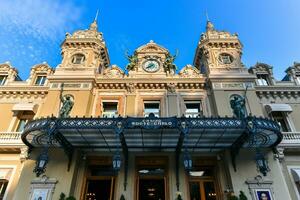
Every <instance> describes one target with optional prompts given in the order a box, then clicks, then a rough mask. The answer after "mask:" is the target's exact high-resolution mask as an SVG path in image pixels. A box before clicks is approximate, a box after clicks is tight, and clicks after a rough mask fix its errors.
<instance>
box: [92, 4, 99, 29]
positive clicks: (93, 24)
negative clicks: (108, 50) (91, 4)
mask: <svg viewBox="0 0 300 200" xmlns="http://www.w3.org/2000/svg"><path fill="white" fill-rule="evenodd" d="M98 14H99V9H98V10H97V12H96V16H95V19H94V21H93V23H91V25H90V30H93V31H97V30H98V24H97V20H98Z"/></svg>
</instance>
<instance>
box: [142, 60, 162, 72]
mask: <svg viewBox="0 0 300 200" xmlns="http://www.w3.org/2000/svg"><path fill="white" fill-rule="evenodd" d="M143 68H144V70H145V71H146V72H156V71H158V70H159V63H158V62H157V61H156V60H147V61H146V62H145V63H144V65H143Z"/></svg>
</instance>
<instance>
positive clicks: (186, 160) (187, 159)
mask: <svg viewBox="0 0 300 200" xmlns="http://www.w3.org/2000/svg"><path fill="white" fill-rule="evenodd" d="M183 165H184V169H185V170H186V171H191V170H192V167H193V160H192V157H191V156H190V154H189V153H188V151H187V150H185V152H184V155H183Z"/></svg>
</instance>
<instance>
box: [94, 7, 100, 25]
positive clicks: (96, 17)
mask: <svg viewBox="0 0 300 200" xmlns="http://www.w3.org/2000/svg"><path fill="white" fill-rule="evenodd" d="M98 14H99V9H97V12H96V16H95V19H94V22H97V20H98Z"/></svg>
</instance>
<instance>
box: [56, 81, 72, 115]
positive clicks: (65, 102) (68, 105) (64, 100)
mask: <svg viewBox="0 0 300 200" xmlns="http://www.w3.org/2000/svg"><path fill="white" fill-rule="evenodd" d="M63 87H64V84H62V85H61V90H60V101H61V104H62V106H61V108H60V110H59V117H60V118H66V117H69V115H70V112H71V110H72V108H73V105H74V102H73V100H72V99H71V96H70V95H65V97H63V96H62V92H63Z"/></svg>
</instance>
